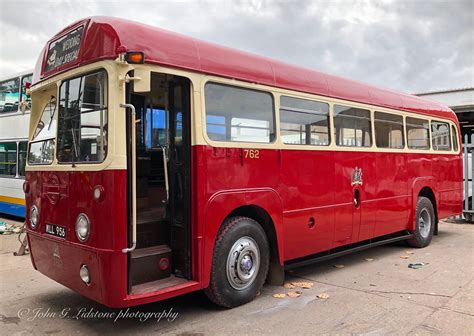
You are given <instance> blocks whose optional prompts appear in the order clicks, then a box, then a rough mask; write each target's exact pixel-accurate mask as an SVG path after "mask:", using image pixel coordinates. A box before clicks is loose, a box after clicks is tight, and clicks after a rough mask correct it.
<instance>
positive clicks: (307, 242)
mask: <svg viewBox="0 0 474 336" xmlns="http://www.w3.org/2000/svg"><path fill="white" fill-rule="evenodd" d="M192 153H193V154H192V155H193V160H192V161H193V163H194V166H193V167H192V172H193V175H192V179H193V189H194V190H193V193H192V194H193V195H194V197H193V199H192V228H193V230H192V232H193V234H192V235H193V237H192V242H193V246H192V251H193V253H192V258H193V260H192V264H193V280H194V281H193V282H190V283H189V284H187V285H182V286H180V287H172V288H167V289H165V290H161V291H159V292H155V293H149V294H142V295H138V296H133V295H132V296H131V295H128V294H127V286H126V274H127V258H126V254H124V253H122V252H121V250H122V248H124V247H125V246H127V213H126V171H125V170H116V171H113V170H110V171H102V172H28V173H27V179H28V181H29V183H30V192H29V193H28V194H27V204H28V206H31V205H32V204H36V205H37V206H38V207H39V209H40V224H39V227H38V228H37V229H35V230H31V229H29V230H28V232H29V240H30V247H31V253H32V260H33V261H34V265H35V268H37V269H38V270H39V271H41V272H42V273H44V274H45V275H47V276H49V277H51V278H52V279H54V280H56V281H58V282H59V283H61V284H63V285H65V286H67V287H69V288H71V289H73V290H75V291H77V292H79V293H81V294H83V295H84V296H87V297H89V298H91V299H93V300H96V301H98V302H101V303H104V304H106V305H108V306H114V307H119V306H130V305H136V304H143V303H147V302H152V301H156V300H162V299H165V298H168V297H171V296H175V295H179V294H182V293H186V292H188V291H191V290H196V289H200V288H204V287H206V286H207V285H208V283H209V276H210V272H211V259H212V253H213V250H214V241H215V237H216V234H217V232H218V230H219V227H220V225H221V223H222V221H223V220H224V218H225V217H227V216H228V215H229V213H230V212H232V211H233V210H234V209H236V208H238V207H240V206H243V205H254V206H258V207H261V208H262V209H264V210H265V211H267V212H268V214H269V215H270V216H271V218H272V220H273V223H274V226H275V231H276V237H277V246H278V250H279V251H278V252H279V256H280V262H281V263H284V262H285V261H287V260H291V259H295V258H299V257H303V256H306V255H309V254H314V253H317V252H321V251H325V250H329V249H332V248H335V247H338V246H342V245H346V244H350V243H355V242H358V241H362V240H366V239H369V238H372V237H375V236H380V235H384V234H389V233H393V232H397V231H401V230H404V229H410V228H411V227H412V225H413V220H412V218H413V217H412V213H413V211H414V206H415V204H414V202H413V199H416V198H414V197H416V195H417V194H418V192H419V190H420V189H421V188H422V187H424V186H430V187H431V188H432V189H433V191H434V193H435V195H436V199H437V201H438V204H437V209H438V215H439V217H440V218H442V217H446V216H449V215H452V214H457V213H459V212H460V211H461V204H462V182H461V181H462V166H461V162H462V158H461V156H453V155H432V154H402V153H398V154H395V153H394V154H383V153H370V152H357V153H351V152H337V151H334V152H333V151H299V150H270V149H269V150H264V149H261V150H260V158H259V159H250V158H245V156H244V155H243V149H240V148H231V149H225V148H213V147H209V146H194V147H193V151H192ZM448 165H449V167H450V169H447V166H448ZM355 166H358V167H361V168H362V169H363V172H364V175H363V185H362V186H358V187H357V188H358V189H359V191H360V195H361V197H360V199H361V204H360V206H359V208H357V209H356V208H355V207H354V205H353V203H352V202H353V191H354V188H355V187H352V186H351V184H350V182H351V172H352V169H353V168H354V167H355ZM387 172H390V173H387ZM96 185H101V186H102V187H103V188H104V190H105V196H104V198H103V199H102V200H101V201H100V202H97V201H95V200H94V199H93V197H92V193H93V188H94V186H96ZM58 190H59V192H58ZM58 194H59V196H58ZM81 212H84V213H86V214H87V215H88V216H89V218H90V219H91V222H92V226H91V235H90V238H89V241H88V242H87V243H80V242H79V240H78V239H77V237H76V235H75V231H74V226H75V219H76V217H77V215H78V214H79V213H81ZM310 218H313V219H314V221H315V225H314V226H313V227H310V226H309V225H308V223H309V220H310ZM46 223H51V224H59V225H63V226H65V227H66V228H67V237H66V239H65V240H63V239H59V238H56V237H52V236H49V235H47V234H45V233H44V227H45V224H46ZM55 254H57V255H59V256H60V257H58V256H57V255H55ZM84 263H86V264H87V265H88V266H89V269H90V272H91V278H92V283H91V285H90V286H86V285H84V284H83V283H82V281H81V280H80V278H79V268H80V267H81V265H82V264H84Z"/></svg>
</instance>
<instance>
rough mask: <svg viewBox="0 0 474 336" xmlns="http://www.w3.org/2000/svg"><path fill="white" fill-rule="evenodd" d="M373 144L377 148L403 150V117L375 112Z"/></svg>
mask: <svg viewBox="0 0 474 336" xmlns="http://www.w3.org/2000/svg"><path fill="white" fill-rule="evenodd" d="M374 117H375V144H376V145H377V147H378V148H399V149H400V148H403V147H405V140H404V137H403V117H402V116H400V115H396V114H390V113H383V112H375V116H374Z"/></svg>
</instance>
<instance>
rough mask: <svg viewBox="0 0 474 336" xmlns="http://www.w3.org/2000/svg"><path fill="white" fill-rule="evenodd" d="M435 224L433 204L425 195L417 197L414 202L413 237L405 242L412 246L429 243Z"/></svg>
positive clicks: (421, 245)
mask: <svg viewBox="0 0 474 336" xmlns="http://www.w3.org/2000/svg"><path fill="white" fill-rule="evenodd" d="M435 225H436V217H435V212H434V208H433V204H432V203H431V201H430V199H429V198H427V197H423V196H420V197H418V202H417V204H416V226H415V230H414V231H413V238H410V239H409V240H408V241H407V242H408V245H410V246H412V247H425V246H428V245H429V244H430V243H431V239H433V233H434V229H435Z"/></svg>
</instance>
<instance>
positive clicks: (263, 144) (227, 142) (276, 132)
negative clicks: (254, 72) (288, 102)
mask: <svg viewBox="0 0 474 336" xmlns="http://www.w3.org/2000/svg"><path fill="white" fill-rule="evenodd" d="M208 84H214V85H220V86H226V87H230V88H234V89H240V90H246V91H253V92H258V93H262V94H266V95H268V96H269V97H270V98H271V101H272V122H273V129H272V128H269V131H270V135H269V138H270V141H268V142H252V141H232V140H214V139H212V138H211V137H209V135H208V128H207V116H208V113H207V108H206V101H207V99H206V86H207V85H208ZM275 101H276V97H275V93H274V91H272V90H269V89H264V88H254V87H249V86H246V85H242V84H240V83H229V82H226V81H222V79H221V78H209V79H208V80H203V83H202V109H203V111H202V116H203V120H202V125H203V127H202V129H203V136H204V139H205V140H206V141H208V142H209V143H218V144H220V145H224V146H229V147H232V144H249V145H255V146H258V147H266V146H271V145H274V144H276V143H277V142H278V141H279V138H280V132H279V127H277V126H278V125H277V123H278V116H277V109H276V104H275ZM211 115H212V116H214V115H213V114H211ZM230 123H232V120H231V121H230ZM224 126H225V125H224ZM230 128H232V124H230ZM271 131H273V139H272V136H271V135H272V133H271ZM255 146H253V147H255Z"/></svg>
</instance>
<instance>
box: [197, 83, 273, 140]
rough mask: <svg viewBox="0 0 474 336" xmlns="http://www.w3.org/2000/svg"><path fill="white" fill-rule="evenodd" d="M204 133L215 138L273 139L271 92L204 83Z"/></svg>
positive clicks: (212, 138)
mask: <svg viewBox="0 0 474 336" xmlns="http://www.w3.org/2000/svg"><path fill="white" fill-rule="evenodd" d="M205 100H206V129H207V136H208V137H209V138H210V139H211V140H215V141H236V142H260V143H269V142H273V141H274V140H275V123H274V119H275V117H274V108H273V96H272V95H271V94H270V93H267V92H262V91H256V90H250V89H244V88H239V87H234V86H229V85H223V84H217V83H208V84H206V86H205Z"/></svg>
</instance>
